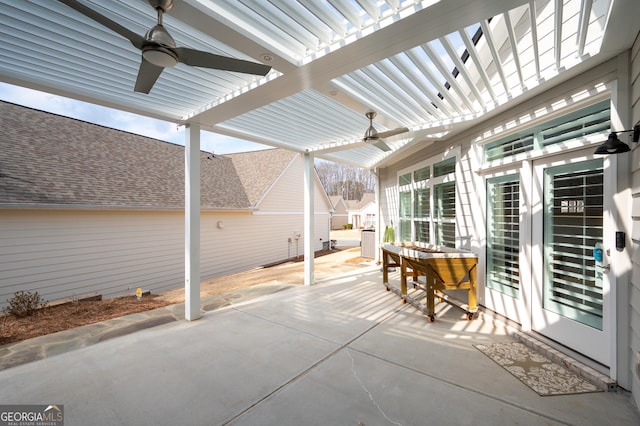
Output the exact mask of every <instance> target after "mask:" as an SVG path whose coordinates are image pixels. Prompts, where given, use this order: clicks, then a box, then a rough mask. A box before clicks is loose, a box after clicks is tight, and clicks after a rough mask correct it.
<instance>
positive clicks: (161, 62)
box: [142, 24, 178, 68]
mask: <svg viewBox="0 0 640 426" xmlns="http://www.w3.org/2000/svg"><path fill="white" fill-rule="evenodd" d="M144 38H145V44H144V45H143V46H142V56H144V58H145V59H146V60H147V61H149V62H151V63H152V64H153V65H157V66H159V67H165V68H166V67H173V66H174V65H176V64H177V63H178V55H176V54H175V52H174V51H173V49H174V48H175V47H176V42H175V41H174V40H173V37H171V34H169V32H167V30H166V29H165V28H164V27H163V26H162V25H161V24H158V25H156V26H154V27H153V28H151V29H150V30H149V31H147V34H145V36H144Z"/></svg>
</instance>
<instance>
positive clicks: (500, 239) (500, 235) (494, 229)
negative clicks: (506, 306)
mask: <svg viewBox="0 0 640 426" xmlns="http://www.w3.org/2000/svg"><path fill="white" fill-rule="evenodd" d="M487 197H488V200H487V206H488V212H487V213H488V215H487V231H488V232H487V287H489V288H492V289H494V290H497V291H500V292H502V293H504V294H506V295H509V296H512V297H516V298H517V297H518V292H519V291H520V267H519V251H520V178H519V176H518V175H511V176H503V177H499V178H493V179H489V180H487Z"/></svg>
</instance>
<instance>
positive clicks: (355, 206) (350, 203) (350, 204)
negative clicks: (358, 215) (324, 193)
mask: <svg viewBox="0 0 640 426" xmlns="http://www.w3.org/2000/svg"><path fill="white" fill-rule="evenodd" d="M375 202H376V194H374V193H373V192H365V193H364V194H362V198H361V199H360V200H346V201H345V203H347V210H350V211H354V210H362V209H364V208H366V207H367V206H368V205H369V204H372V203H375Z"/></svg>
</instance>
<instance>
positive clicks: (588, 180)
mask: <svg viewBox="0 0 640 426" xmlns="http://www.w3.org/2000/svg"><path fill="white" fill-rule="evenodd" d="M544 207H545V216H544V263H545V265H544V267H545V269H544V294H543V307H544V309H547V310H550V311H552V312H555V313H557V314H560V315H562V316H564V317H567V318H569V319H572V320H575V321H579V322H581V323H583V324H586V325H589V326H591V327H594V328H597V329H599V330H601V329H602V293H603V292H602V269H601V268H598V267H596V264H595V260H594V255H593V253H594V248H595V247H596V244H602V230H603V219H602V217H603V211H604V209H603V162H602V160H601V159H597V160H592V161H588V162H584V163H578V164H571V165H566V166H558V167H552V168H549V169H546V170H545V175H544Z"/></svg>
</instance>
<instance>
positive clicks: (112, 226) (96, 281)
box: [0, 209, 184, 304]
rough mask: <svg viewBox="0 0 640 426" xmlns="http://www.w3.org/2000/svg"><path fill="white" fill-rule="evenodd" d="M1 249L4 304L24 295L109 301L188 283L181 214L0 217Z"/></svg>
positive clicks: (25, 213)
mask: <svg viewBox="0 0 640 426" xmlns="http://www.w3.org/2000/svg"><path fill="white" fill-rule="evenodd" d="M0 241H1V243H0V302H1V303H2V304H4V303H5V302H6V299H8V298H10V297H11V296H12V295H13V294H14V293H15V292H16V291H20V290H24V291H32V292H33V291H38V292H39V293H40V295H42V296H43V297H44V298H45V299H47V300H56V299H60V298H66V297H72V296H79V295H84V294H89V293H99V294H102V295H104V296H105V297H108V296H113V295H118V294H124V293H127V292H131V290H132V289H133V290H135V289H136V288H137V287H142V288H145V289H150V290H153V291H154V292H157V291H160V290H165V289H169V288H174V287H178V286H180V285H182V282H183V280H184V217H183V215H182V214H181V213H179V212H166V213H153V212H107V211H68V210H53V211H52V210H46V211H45V210H43V211H34V210H12V209H10V210H0Z"/></svg>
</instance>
